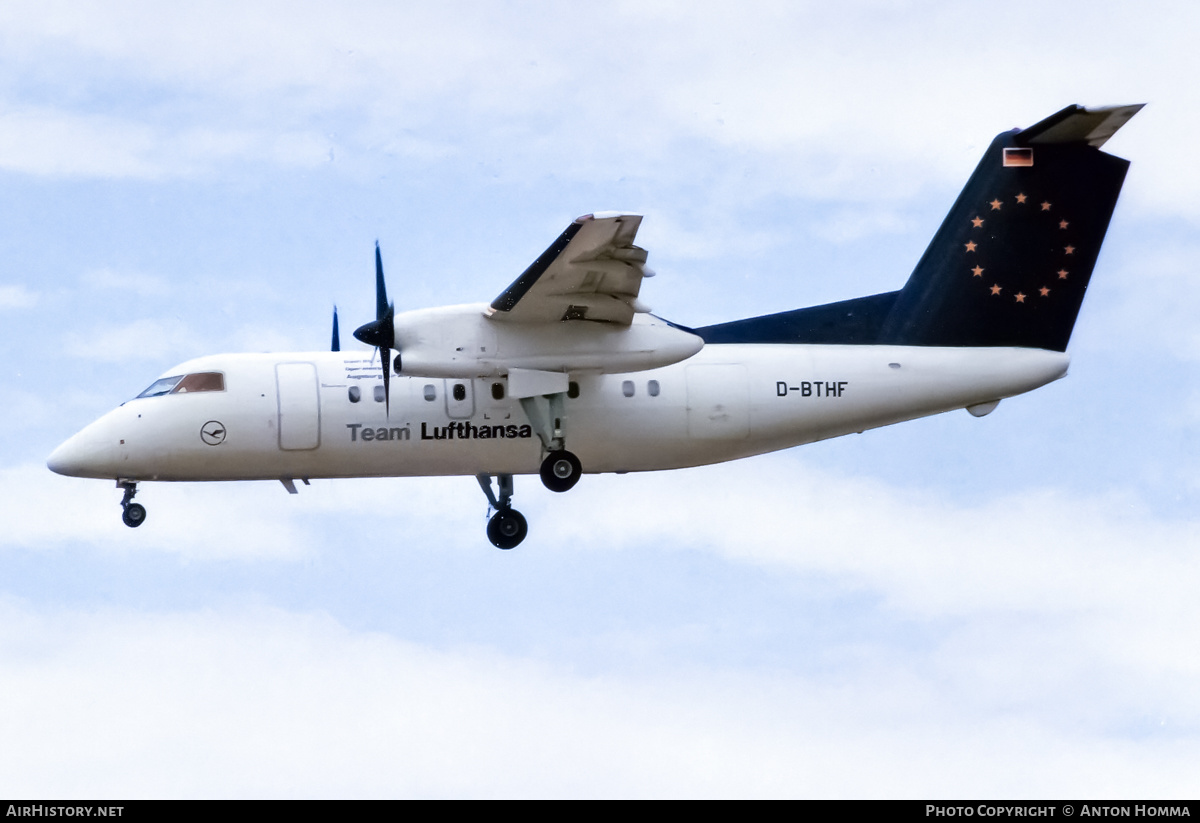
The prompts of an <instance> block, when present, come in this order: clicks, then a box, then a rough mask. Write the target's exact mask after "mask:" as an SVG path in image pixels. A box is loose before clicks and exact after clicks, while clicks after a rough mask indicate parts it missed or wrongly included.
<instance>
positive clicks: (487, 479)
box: [475, 474, 529, 550]
mask: <svg viewBox="0 0 1200 823" xmlns="http://www.w3.org/2000/svg"><path fill="white" fill-rule="evenodd" d="M475 479H476V480H478V481H479V487H480V488H481V489H483V493H484V494H486V495H487V499H488V503H489V504H491V508H492V509H494V510H495V512H496V513H495V514H493V515H492V518H491V519H490V520H489V521H488V525H487V536H488V540H490V541H492V545H493V546H495V547H496V548H498V549H506V550H507V549H515V548H516V547H517V546H519V545H520V544H521V541H522V540H524V539H525V535H527V534H529V524H528V523H526V522H525V517H524V516H523V515H522V514H521V513H520V512H519V511H517V510H516V509H514V508H513V507H512V495H513V479H512V475H511V474H500V475H497V476H496V485H497V486H498V487H499V491H500V496H499V497H498V498H497V496H496V494H495V492H493V491H492V476H491V475H490V474H477V475H475Z"/></svg>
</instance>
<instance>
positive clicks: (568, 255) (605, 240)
mask: <svg viewBox="0 0 1200 823" xmlns="http://www.w3.org/2000/svg"><path fill="white" fill-rule="evenodd" d="M641 223H642V217H641V215H639V214H619V213H616V212H607V213H600V214H585V215H584V216H583V217H579V218H577V219H576V220H575V222H574V223H572V224H571V225H569V226H567V229H566V231H564V232H563V233H562V234H561V235H559V237H558V239H557V240H555V241H554V242H553V243H551V244H550V248H548V249H546V251H544V252H543V253H542V256H541V257H539V258H538V259H537V260H535V261H533V263H532V265H530V266H529V268H527V269H526V270H525V271H524V273H522V274H521V276H520V277H518V278H517V279H516V280H515V281H513V284H512V285H511V286H509V287H508V288H507V289H505V290H504V292H503V293H502V294H501V295H500V296H499V297H497V298H496V299H495V300H493V301H492V305H491V308H490V309H489V310H488V316H489V317H491V318H492V319H493V320H504V321H509V322H519V323H548V322H555V321H559V320H593V321H599V322H604V323H616V324H618V325H622V326H628V325H629V324H630V323H632V322H633V315H634V313H636V312H639V311H648V309H647V308H646V307H645V306H643V305H641V303H640V302H639V301H638V299H637V297H638V291H639V290H640V289H641V287H642V278H644V277H651V276H653V274H654V272H652V271H651V270H650V269H648V268H646V250H645V249H640V248H638V247H637V246H635V245H633V240H634V237H635V236H636V235H637V230H638V226H640V225H641Z"/></svg>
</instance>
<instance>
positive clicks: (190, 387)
mask: <svg viewBox="0 0 1200 823" xmlns="http://www.w3.org/2000/svg"><path fill="white" fill-rule="evenodd" d="M198 391H225V375H223V374H221V372H219V371H202V372H196V373H195V374H177V375H175V376H173V377H163V378H161V379H159V380H155V381H154V382H153V383H152V384H151V385H150V388H148V389H146V390H145V391H144V392H142V393H141V394H139V395H138V397H139V398H141V397H161V396H162V395H164V394H188V393H191V392H198Z"/></svg>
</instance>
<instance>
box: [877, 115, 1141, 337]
mask: <svg viewBox="0 0 1200 823" xmlns="http://www.w3.org/2000/svg"><path fill="white" fill-rule="evenodd" d="M1140 108H1141V106H1140V105H1137V106H1117V107H1110V108H1103V109H1084V108H1082V107H1079V106H1071V107H1068V108H1066V109H1063V110H1062V111H1060V112H1058V113H1057V114H1054V115H1052V116H1051V117H1048V118H1046V119H1045V120H1043V121H1041V122H1040V123H1038V124H1036V125H1034V126H1031V127H1029V128H1027V129H1025V130H1023V131H1016V130H1014V131H1012V132H1007V133H1005V134H1001V135H999V136H998V137H996V139H995V140H993V141H992V144H991V146H990V147H989V148H988V150H987V153H986V154H985V155H984V157H983V160H982V161H981V162H980V164H979V167H978V168H976V170H975V173H974V174H973V175H972V176H971V179H970V181H968V183H967V186H966V188H965V189H963V192H962V194H960V195H959V197H958V200H957V202H955V204H954V207H953V208H952V209H951V210H950V213H949V214H948V215H947V217H946V220H945V222H943V223H942V226H941V228H940V229H938V232H937V234H935V235H934V238H933V241H932V242H931V243H930V244H929V247H928V248H927V249H926V251H925V254H924V255H923V256H922V257H921V260H920V262H919V263H917V267H916V269H914V270H913V273H912V275H911V276H910V277H909V280H908V282H907V283H906V284H905V286H904V288H903V289H902V290H901V291H900V292H899V294H898V295H897V296H896V301H895V303H894V304H893V306H892V307H891V310H890V312H889V313H888V316H887V318H886V320H885V321H884V323H883V326H882V329H881V334H880V338H879V342H881V343H895V344H898V345H920V346H1026V347H1032V348H1041V349H1051V350H1055V351H1065V350H1066V347H1067V342H1068V341H1069V340H1070V338H1071V330H1072V328H1073V327H1074V325H1075V318H1076V317H1077V316H1078V314H1079V307H1080V305H1081V304H1082V303H1083V297H1084V293H1085V292H1086V291H1087V285H1088V280H1089V279H1090V278H1091V275H1092V269H1093V268H1094V267H1095V265H1096V258H1097V255H1098V254H1099V253H1100V245H1101V243H1102V242H1103V240H1104V234H1105V232H1106V231H1107V229H1108V223H1109V219H1110V218H1111V217H1112V213H1113V209H1114V207H1115V206H1116V203H1117V195H1118V194H1119V193H1120V191H1121V184H1122V183H1123V182H1124V180H1125V172H1126V170H1127V169H1128V167H1129V161H1127V160H1122V159H1120V158H1118V157H1113V156H1112V155H1108V154H1105V153H1104V152H1102V151H1100V150H1099V146H1101V145H1103V143H1104V142H1105V141H1106V140H1107V139H1108V138H1109V137H1111V136H1112V134H1113V133H1114V132H1116V130H1117V129H1118V128H1120V127H1121V126H1122V125H1123V124H1124V123H1125V122H1126V121H1128V120H1129V118H1131V117H1133V115H1134V114H1136V113H1137V112H1138V110H1139V109H1140Z"/></svg>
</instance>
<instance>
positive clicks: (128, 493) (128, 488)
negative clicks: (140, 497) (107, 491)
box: [117, 480, 146, 529]
mask: <svg viewBox="0 0 1200 823" xmlns="http://www.w3.org/2000/svg"><path fill="white" fill-rule="evenodd" d="M117 488H118V489H124V490H125V496H124V497H122V498H121V522H123V523H124V524H125V525H126V526H128V527H129V528H131V529H136V528H137V527H138V526H140V525H142V524H143V523H145V522H146V507H145V506H143V505H142V504H141V503H134V502H133V496H134V495H135V494H137V483H133V482H130V481H128V480H118V481H117Z"/></svg>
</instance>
